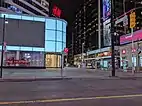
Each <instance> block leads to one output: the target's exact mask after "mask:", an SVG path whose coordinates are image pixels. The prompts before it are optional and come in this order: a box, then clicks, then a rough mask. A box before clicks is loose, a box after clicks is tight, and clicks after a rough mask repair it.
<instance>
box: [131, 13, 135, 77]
mask: <svg viewBox="0 0 142 106" xmlns="http://www.w3.org/2000/svg"><path fill="white" fill-rule="evenodd" d="M135 26H136V13H135V12H131V14H130V28H131V36H132V49H134V41H133V33H134V27H135ZM134 71H135V66H134V52H132V74H133V75H134Z"/></svg>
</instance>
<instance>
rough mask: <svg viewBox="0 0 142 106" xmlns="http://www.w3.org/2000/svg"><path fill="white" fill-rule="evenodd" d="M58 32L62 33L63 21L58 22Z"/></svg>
mask: <svg viewBox="0 0 142 106" xmlns="http://www.w3.org/2000/svg"><path fill="white" fill-rule="evenodd" d="M57 30H59V31H62V21H60V20H57Z"/></svg>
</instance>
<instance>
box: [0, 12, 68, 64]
mask: <svg viewBox="0 0 142 106" xmlns="http://www.w3.org/2000/svg"><path fill="white" fill-rule="evenodd" d="M4 15H5V16H6V19H7V20H8V19H17V21H18V20H26V21H38V22H44V23H45V42H44V43H45V46H44V48H43V47H25V46H22V45H20V46H19V45H18V46H12V45H8V43H7V45H6V53H5V60H4V61H5V66H39V67H41V66H45V67H60V66H61V65H60V60H61V55H59V54H61V52H62V51H63V49H64V48H65V47H66V26H67V22H66V21H64V20H62V19H58V18H50V17H48V18H44V17H33V16H28V15H15V14H0V18H3V17H4ZM7 25H8V24H7ZM7 25H6V26H7ZM17 36H19V35H17ZM31 36H33V35H31ZM39 37H40V35H39ZM1 49H2V46H1V45H0V50H1ZM18 53H19V54H18ZM17 55H19V56H17ZM16 56H17V57H16ZM11 58H12V59H13V60H15V61H16V62H14V63H13V64H10V63H11V61H12V59H11ZM10 59H11V60H10ZM9 60H10V61H9ZM21 60H23V63H24V62H25V63H24V64H23V63H21ZM17 61H18V62H19V63H20V64H19V63H18V62H17ZM43 63H44V64H43Z"/></svg>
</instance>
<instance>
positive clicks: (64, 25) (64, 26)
mask: <svg viewBox="0 0 142 106" xmlns="http://www.w3.org/2000/svg"><path fill="white" fill-rule="evenodd" d="M63 31H64V32H66V23H65V22H63Z"/></svg>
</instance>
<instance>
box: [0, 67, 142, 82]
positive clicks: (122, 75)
mask: <svg viewBox="0 0 142 106" xmlns="http://www.w3.org/2000/svg"><path fill="white" fill-rule="evenodd" d="M63 76H64V78H95V79H129V78H130V79H131V78H133V79H135V78H142V73H135V74H134V75H132V74H131V73H130V72H118V71H116V76H117V77H113V78H112V77H109V76H111V71H100V70H94V69H81V68H80V69H78V68H64V70H63ZM11 79H12V80H19V79H21V80H24V81H25V79H26V80H30V81H31V80H37V79H43V80H44V79H45V80H47V79H62V77H61V70H60V69H3V79H1V80H0V81H5V80H7V81H9V80H11Z"/></svg>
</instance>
